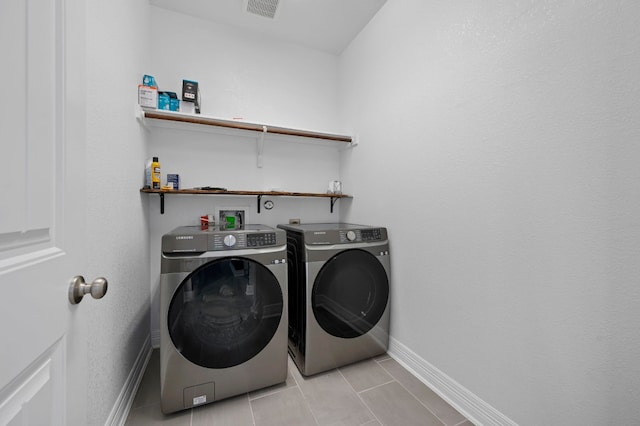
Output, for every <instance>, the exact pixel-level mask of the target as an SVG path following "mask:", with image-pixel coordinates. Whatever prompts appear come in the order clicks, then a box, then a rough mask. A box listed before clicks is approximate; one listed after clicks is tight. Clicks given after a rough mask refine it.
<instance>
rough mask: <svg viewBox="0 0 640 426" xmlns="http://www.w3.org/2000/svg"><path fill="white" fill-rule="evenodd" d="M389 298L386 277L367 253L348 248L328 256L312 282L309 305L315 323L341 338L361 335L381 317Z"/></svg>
mask: <svg viewBox="0 0 640 426" xmlns="http://www.w3.org/2000/svg"><path fill="white" fill-rule="evenodd" d="M388 300H389V279H388V277H387V273H386V271H385V269H384V267H383V266H382V265H381V263H380V261H379V260H378V259H376V257H375V256H374V255H372V254H371V253H369V252H367V251H364V250H360V249H351V250H345V251H342V252H340V253H338V254H336V255H335V256H333V257H332V258H331V259H329V260H328V261H327V262H326V263H325V264H324V265H323V267H322V269H320V272H319V273H318V275H317V276H316V279H315V282H314V284H313V290H312V294H311V304H312V307H313V314H314V316H315V318H316V320H317V321H318V324H320V326H321V327H322V328H323V329H324V331H326V332H327V333H329V334H331V335H333V336H336V337H343V338H354V337H358V336H361V335H363V334H365V333H367V332H369V330H371V329H372V328H373V327H374V326H375V325H376V324H377V323H378V321H379V320H380V318H381V317H382V315H383V313H384V311H385V308H386V306H387V301H388Z"/></svg>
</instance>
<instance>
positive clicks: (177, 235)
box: [162, 225, 287, 254]
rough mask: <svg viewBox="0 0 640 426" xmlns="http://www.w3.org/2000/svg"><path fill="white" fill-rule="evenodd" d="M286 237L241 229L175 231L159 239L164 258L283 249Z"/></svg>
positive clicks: (253, 228) (252, 228)
mask: <svg viewBox="0 0 640 426" xmlns="http://www.w3.org/2000/svg"><path fill="white" fill-rule="evenodd" d="M286 242H287V237H286V233H285V232H284V231H283V230H281V229H274V228H271V227H268V226H265V225H245V226H244V228H243V229H233V230H226V229H215V228H214V229H212V230H206V231H204V230H200V229H199V227H194V226H186V227H181V228H176V229H175V230H173V231H172V232H170V233H169V234H165V235H163V236H162V252H163V253H165V254H179V253H204V252H206V251H226V250H243V249H260V248H262V247H275V246H282V245H285V244H286Z"/></svg>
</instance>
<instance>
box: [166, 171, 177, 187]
mask: <svg viewBox="0 0 640 426" xmlns="http://www.w3.org/2000/svg"><path fill="white" fill-rule="evenodd" d="M167 185H173V189H180V175H178V174H174V173H167Z"/></svg>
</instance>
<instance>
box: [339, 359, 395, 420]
mask: <svg viewBox="0 0 640 426" xmlns="http://www.w3.org/2000/svg"><path fill="white" fill-rule="evenodd" d="M336 370H338V373H340V375H341V376H342V378H343V379H344V381H345V382H347V383H348V384H349V386H350V387H351V389H352V390H353V392H354V393H355V394H356V396H357V397H358V399H359V400H360V402H362V405H364V406H365V407H366V408H367V410H368V411H369V413H371V416H373V419H372V420H370V421H368V422H367V423H371V422H372V421H373V420H376V421H377V422H378V423H380V424H381V425H383V424H384V423H382V421H381V420H380V419H379V418H378V416H376V414H375V413H374V412H373V410H371V407H369V405H367V403H366V402H365V400H364V399H362V397H361V396H360V392H358V391H357V390H356V389H355V388H354V387H353V385H352V384H351V382H349V380H347V378H346V377H345V376H344V374H342V371H341V370H340V368H336ZM374 387H375V386H374ZM371 389H373V388H371ZM363 392H364V391H363ZM367 423H363V425H362V426H364V425H366V424H367Z"/></svg>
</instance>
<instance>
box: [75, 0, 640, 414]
mask: <svg viewBox="0 0 640 426" xmlns="http://www.w3.org/2000/svg"><path fill="white" fill-rule="evenodd" d="M295 1H297V0H280V1H279V3H280V5H279V7H281V8H283V9H284V8H286V7H287V4H288V3H292V2H295ZM345 1H346V0H345ZM368 1H370V2H371V3H374V4H375V5H376V6H375V12H374V13H373V14H372V15H371V16H370V17H368V18H367V21H366V22H364V23H363V25H362V28H361V30H360V31H359V32H358V33H357V34H354V36H353V38H352V40H349V42H348V43H347V44H346V45H345V46H342V47H333V48H332V49H328V48H324V49H321V48H319V47H314V46H309V45H304V44H302V43H299V42H294V41H291V40H287V39H284V38H282V37H278V36H265V35H264V34H263V33H261V32H260V28H261V27H260V25H262V22H261V21H260V22H259V25H257V26H256V30H249V29H246V28H240V27H237V26H233V25H231V24H228V23H223V22H216V21H215V20H212V19H206V18H205V17H204V16H203V15H204V14H202V13H198V9H197V7H196V6H197V4H198V2H196V1H195V0H190V1H186V0H184V2H183V3H184V4H183V5H182V8H184V9H189V6H193V8H192V9H191V14H187V13H184V12H183V11H181V10H180V7H181V6H180V5H177V3H179V2H176V1H175V0H135V1H120V2H89V4H87V5H86V11H85V12H86V13H85V22H84V24H85V30H84V31H85V32H86V36H87V37H86V74H87V79H86V82H85V84H86V99H87V109H86V112H84V114H85V119H86V147H85V149H86V153H85V155H86V159H87V170H88V173H87V176H86V200H87V207H86V214H85V216H86V223H87V232H86V235H85V242H86V244H87V252H86V263H85V264H84V265H83V266H84V270H83V274H85V275H86V276H105V277H107V278H108V279H109V292H108V293H107V294H106V296H105V297H104V299H103V300H101V301H99V302H96V301H94V300H91V301H89V302H87V303H85V302H83V305H82V307H81V308H82V309H83V310H85V312H84V313H83V315H84V318H85V319H86V321H85V322H84V324H82V325H81V326H82V327H87V328H89V327H91V330H94V329H95V327H99V328H100V329H101V331H100V333H93V332H91V333H87V342H86V347H87V356H88V360H87V363H88V365H92V366H93V365H100V366H102V367H101V368H100V369H92V370H91V371H88V372H87V374H88V379H87V383H86V393H87V416H88V418H87V424H92V425H93V424H96V425H97V424H124V420H125V419H124V418H122V417H119V416H125V415H126V413H128V412H129V409H130V408H131V407H130V403H131V401H132V400H133V398H134V396H135V391H136V389H137V385H138V384H139V383H140V380H141V378H142V375H143V373H144V369H145V368H146V366H147V362H148V359H149V356H150V354H151V353H152V352H153V351H154V350H157V349H158V348H159V347H160V337H161V332H160V325H161V320H160V312H161V311H160V283H161V245H162V236H163V235H165V234H167V233H169V232H170V231H171V230H173V229H175V228H177V227H180V226H187V225H189V226H199V225H200V224H201V216H203V215H213V216H214V217H215V216H216V214H217V212H218V211H219V210H243V211H244V212H245V217H244V220H245V223H247V224H263V225H266V226H269V227H273V228H277V226H278V225H279V224H289V223H290V221H292V220H293V221H300V223H301V224H312V223H351V224H362V225H367V226H373V227H380V228H385V229H386V230H387V231H388V241H389V253H391V256H390V286H389V287H390V294H389V313H390V318H389V319H390V321H389V347H388V351H387V353H388V355H389V357H391V358H392V359H394V360H395V361H397V362H398V363H399V364H401V365H402V366H403V367H405V368H406V369H407V370H408V371H410V372H411V373H412V374H413V375H414V376H415V377H416V378H418V379H419V380H420V381H421V382H422V383H424V384H426V385H427V386H428V387H429V388H430V389H432V390H433V392H435V393H436V394H437V395H439V396H440V397H442V398H443V399H444V400H445V401H447V402H448V403H449V404H451V406H452V407H454V408H455V409H456V410H458V411H459V412H460V413H462V414H463V415H464V416H465V417H466V418H467V419H468V420H469V421H470V422H472V423H473V424H478V425H480V424H486V425H490V424H492V425H493V424H495V425H498V424H509V425H523V426H524V425H540V424H549V425H578V424H580V425H582V424H587V425H602V424H620V425H623V424H626V425H630V424H638V423H639V422H640V408H639V407H638V404H637V401H638V397H639V394H638V393H639V389H640V370H639V368H638V361H637V360H638V359H640V339H639V338H638V328H637V324H639V323H640V309H638V305H639V304H640V291H639V290H638V289H639V288H640V287H639V286H638V285H637V281H638V276H639V273H640V262H639V261H638V254H639V253H638V247H639V246H638V241H640V197H639V195H640V167H638V164H639V163H640V143H638V141H639V140H640V117H639V115H638V112H639V111H640V26H638V25H637V23H638V20H639V19H640V3H637V2H630V1H623V0H615V1H612V2H600V1H595V0H588V1H584V2H580V3H576V2H568V1H554V0H542V1H524V2H498V1H489V2H474V1H469V0H464V1H444V0H429V1H421V0H386V1H385V0H368ZM224 3H225V4H232V5H235V4H237V5H238V7H240V6H239V5H240V4H241V3H242V0H237V1H236V0H225V2H224ZM319 3H320V2H319ZM332 3H336V2H332ZM260 19H262V18H260ZM274 22H275V23H277V20H275V21H274ZM339 23H340V19H338V18H336V20H335V22H331V21H329V22H325V23H324V24H325V26H326V28H324V31H325V34H329V33H330V32H331V31H330V28H331V26H332V25H339ZM327 28H329V30H327ZM326 36H327V37H328V35H326ZM144 75H152V76H153V77H154V78H155V80H156V82H157V85H158V90H165V91H173V92H177V93H179V92H180V91H181V90H182V82H183V80H185V79H186V80H193V81H197V82H198V85H199V89H200V94H201V105H200V108H201V112H200V115H201V116H202V117H216V118H220V119H223V120H228V121H234V122H238V123H242V122H248V123H259V124H264V125H265V126H267V127H268V126H274V127H283V128H289V129H300V130H304V131H312V132H320V133H327V134H336V135H348V136H349V137H351V138H352V142H350V143H345V142H337V141H327V140H320V139H315V138H305V137H296V136H286V135H285V136H282V135H274V134H269V133H268V132H267V133H266V134H264V135H261V134H260V132H253V133H252V132H243V131H234V130H233V129H208V128H203V127H207V126H201V125H187V126H173V125H156V124H154V123H152V122H151V120H148V119H146V118H144V117H143V115H144V114H143V113H141V109H140V106H139V105H138V92H137V89H138V85H139V84H141V82H142V78H143V76H144ZM254 133H255V134H254ZM261 138H264V139H263V140H261ZM151 157H158V159H159V162H160V164H161V173H162V183H163V184H165V183H166V175H167V174H179V176H180V188H195V187H219V188H226V189H228V190H233V191H264V192H267V193H268V192H270V191H276V192H291V193H297V192H299V193H314V194H327V191H328V190H329V186H330V182H332V181H340V183H341V192H342V194H341V195H345V197H343V198H337V199H333V198H331V197H326V196H325V197H313V196H309V197H304V196H270V195H268V194H267V195H263V196H261V197H258V196H257V195H187V194H184V195H183V194H180V195H178V194H165V195H164V196H163V197H162V200H161V197H160V196H159V195H158V194H156V193H147V192H143V191H141V189H142V188H143V186H144V179H145V177H144V168H145V164H146V162H147V160H148V159H149V158H151ZM161 201H162V210H163V212H161ZM266 201H270V202H271V203H272V206H271V204H270V205H269V208H265V202H266ZM89 248H90V249H89ZM92 302H93V304H91V303H92ZM89 305H90V306H89ZM79 326H80V325H79ZM103 328H104V330H102V329H103ZM158 410H159V409H158ZM194 411H195V409H194ZM120 420H121V421H122V423H119V421H120ZM193 424H195V422H194V423H193ZM256 424H257V423H256ZM370 424H376V423H370ZM451 426H453V425H451Z"/></svg>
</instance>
